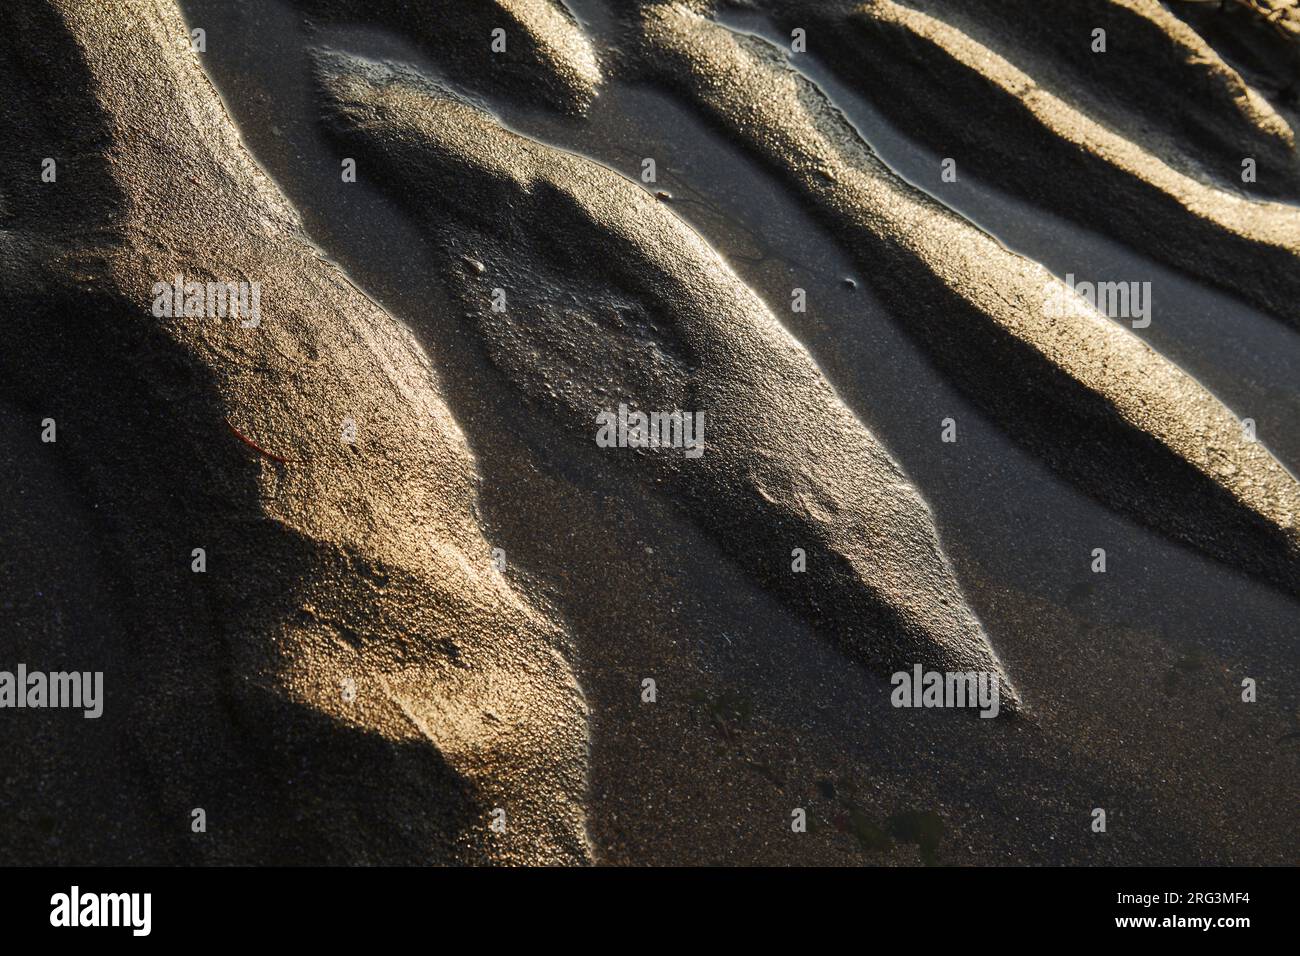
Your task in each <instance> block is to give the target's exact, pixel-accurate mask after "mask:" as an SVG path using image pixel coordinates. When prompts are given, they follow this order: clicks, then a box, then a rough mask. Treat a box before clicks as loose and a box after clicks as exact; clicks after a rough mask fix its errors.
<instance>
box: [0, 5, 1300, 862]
mask: <svg viewBox="0 0 1300 956" xmlns="http://www.w3.org/2000/svg"><path fill="white" fill-rule="evenodd" d="M1277 8H1278V10H1279V13H1278V15H1277V16H1276V17H1274V18H1273V19H1272V20H1269V19H1268V18H1267V17H1265V16H1262V15H1260V14H1259V12H1258V11H1255V12H1252V11H1250V10H1244V9H1243V10H1239V11H1236V12H1232V13H1227V12H1223V13H1219V14H1217V16H1216V15H1214V14H1212V13H1211V12H1210V11H1207V10H1206V9H1204V5H1200V4H1191V3H1179V2H1173V3H1170V4H1169V5H1167V6H1165V5H1161V4H1157V3H1155V2H1146V0H1086V2H1080V3H1077V4H1062V5H1060V6H1059V8H1058V7H1057V6H1056V5H1053V6H1051V7H1050V8H1045V5H1042V4H1034V3H1029V2H1028V0H1024V2H1021V0H1007V2H1004V3H999V4H989V5H971V4H966V3H958V2H956V0H907V2H891V0H873V2H867V3H851V4H850V3H823V2H811V0H810V2H801V0H788V2H782V0H759V2H751V3H743V4H741V3H737V4H712V3H708V2H703V0H700V2H634V0H623V2H611V3H608V4H602V3H597V2H594V0H584V2H576V0H575V2H573V3H571V4H568V5H564V4H560V3H558V2H551V0H456V2H454V3H448V4H443V5H439V6H438V7H437V8H436V9H435V8H434V7H432V6H430V7H428V8H425V7H414V8H413V7H412V6H411V5H409V4H405V3H401V2H396V0H393V2H389V0H367V2H365V3H360V2H353V0H292V2H288V0H284V2H280V0H277V2H274V3H266V4H239V3H225V2H218V0H184V2H182V3H180V4H179V6H177V5H175V4H172V3H169V2H165V0H122V2H121V3H119V4H116V5H114V6H112V7H111V8H104V9H97V8H96V7H94V6H91V5H86V4H80V3H75V2H71V0H68V2H64V0H27V2H22V3H19V4H16V5H13V6H12V7H10V8H8V9H6V10H5V12H3V13H0V26H2V27H3V29H2V30H0V46H3V47H4V52H5V56H4V58H3V60H0V74H2V76H3V80H4V82H5V83H6V84H7V87H8V89H9V90H10V91H11V92H12V94H13V96H12V97H11V98H10V99H9V101H7V102H6V103H5V104H4V105H3V106H2V107H0V123H2V124H3V132H4V135H3V136H0V154H2V155H0V158H2V159H3V160H4V162H5V164H6V166H7V168H13V169H24V170H30V171H31V173H30V175H26V174H25V176H24V177H19V178H16V179H15V180H14V181H12V182H6V183H4V184H0V270H3V282H2V283H0V300H2V301H3V305H4V311H5V314H6V315H7V316H8V317H9V321H8V323H7V325H6V328H7V333H6V334H7V341H8V344H9V347H8V348H6V349H5V350H4V351H3V352H0V369H2V370H3V373H4V374H3V384H2V385H0V422H2V423H3V425H4V428H5V434H6V438H7V445H9V446H10V447H12V448H14V449H15V453H14V455H13V456H12V459H11V460H10V461H9V462H8V463H7V464H6V465H5V466H4V467H5V471H4V472H3V474H4V475H5V481H6V484H8V485H9V486H10V487H11V488H13V489H14V493H13V494H12V495H10V496H9V500H8V503H7V504H6V507H5V512H4V515H3V518H4V520H5V521H6V525H7V527H9V528H10V530H11V537H12V540H13V547H12V548H10V549H7V550H8V552H9V554H8V556H6V558H5V559H4V564H3V566H2V569H3V570H4V571H6V578H7V579H8V581H9V582H10V583H9V584H8V585H7V586H6V588H5V589H4V593H5V597H4V600H5V608H4V611H5V617H6V618H7V619H8V623H6V624H4V625H0V635H3V638H2V639H0V669H3V668H5V667H7V666H10V665H11V664H12V663H13V662H16V661H20V660H25V661H26V662H27V663H28V664H29V665H30V666H33V667H36V666H38V665H39V666H43V667H46V668H48V669H51V670H53V669H58V668H59V667H68V668H76V669H79V670H103V671H104V672H105V685H106V687H107V692H108V698H107V705H106V709H105V715H104V717H103V718H102V719H100V720H98V721H83V720H81V719H80V717H79V715H76V716H75V718H74V716H73V715H67V714H61V713H60V714H56V713H49V714H36V713H34V712H33V713H25V714H19V716H21V717H23V718H25V719H23V720H17V721H9V720H8V719H7V723H6V731H5V733H6V734H8V735H9V736H10V737H11V740H10V741H8V742H7V743H10V744H11V745H12V751H13V752H14V753H16V754H17V757H16V758H15V759H13V761H12V769H11V770H10V771H9V772H8V773H7V775H6V776H5V778H4V789H3V791H0V792H2V793H3V798H4V800H5V801H6V806H8V807H11V808H13V812H11V813H10V814H7V815H6V822H5V824H4V825H0V860H2V861H4V862H22V863H26V862H36V861H48V860H54V861H56V862H94V863H100V862H194V863H229V862H241V863H248V862H275V863H287V862H328V863H544V864H579V863H589V862H594V863H611V864H623V863H732V864H744V863H768V864H773V863H775V864H782V863H803V864H806V863H817V864H829V863H834V864H860V863H875V864H891V865H900V864H916V863H923V864H1000V863H1053V864H1061V863H1070V864H1089V863H1110V864H1126V865H1139V864H1151V863H1279V862H1285V861H1289V860H1291V859H1294V856H1295V852H1296V850H1297V849H1300V846H1298V845H1297V832H1296V828H1295V826H1294V817H1293V807H1292V804H1293V796H1294V785H1295V781H1296V779H1297V776H1296V772H1297V748H1296V740H1297V733H1300V728H1298V721H1300V709H1298V707H1297V700H1296V697H1295V687H1296V686H1297V683H1296V677H1297V666H1298V664H1300V656H1298V655H1297V653H1296V647H1295V636H1296V635H1295V622H1296V621H1297V619H1298V618H1297V610H1298V608H1300V604H1298V602H1300V485H1297V480H1296V478H1295V470H1296V468H1297V467H1298V466H1300V461H1297V460H1295V459H1294V457H1291V450H1292V449H1294V448H1296V447H1297V446H1296V444H1295V441H1294V432H1295V425H1296V419H1295V417H1294V414H1293V413H1294V412H1295V411H1296V410H1297V409H1300V332H1297V328H1298V326H1300V311H1297V308H1296V302H1297V301H1298V298H1297V294H1298V293H1300V287H1297V285H1296V283H1297V282H1298V281H1300V268H1297V266H1300V261H1297V260H1298V257H1300V211H1298V210H1297V206H1296V204H1295V200H1296V194H1297V191H1298V190H1300V176H1298V173H1300V166H1298V165H1297V157H1296V144H1295V134H1294V128H1295V126H1294V124H1295V123H1296V121H1297V120H1298V119H1300V113H1298V112H1297V107H1296V95H1295V87H1294V71H1293V70H1292V68H1293V67H1294V66H1295V65H1296V64H1297V63H1300V53H1297V52H1296V50H1297V45H1296V44H1295V43H1294V41H1293V39H1292V36H1291V34H1292V33H1294V32H1295V31H1294V29H1293V26H1294V19H1293V17H1292V15H1291V13H1290V12H1289V11H1291V10H1292V8H1290V7H1286V6H1285V5H1284V4H1278V5H1277ZM195 28H201V29H202V30H203V31H204V33H203V37H204V47H205V48H204V50H202V51H201V52H195V51H194V50H193V49H191V45H190V30H192V29H195ZM1095 29H1104V30H1105V31H1106V44H1107V47H1106V50H1105V51H1104V52H1101V51H1096V52H1094V50H1093V46H1092V45H1093V44H1094V43H1095V42H1096V39H1095V35H1094V33H1093V31H1094V30H1095ZM495 31H500V33H499V34H497V33H496V32H495ZM796 35H798V36H801V37H802V40H801V41H800V42H803V43H806V46H797V47H796V48H795V49H791V47H790V42H791V37H793V36H796ZM37 37H39V38H40V41H39V42H37V41H36V39H35V38H37ZM498 39H500V42H501V43H503V44H504V46H503V47H502V48H497V49H494V48H493V47H492V44H493V43H494V42H497V40H498ZM1243 51H1244V52H1243ZM1288 70H1292V72H1290V73H1289V72H1288ZM1288 77H1290V80H1291V83H1292V85H1291V86H1290V87H1289V89H1290V90H1291V92H1290V93H1288V92H1287V91H1288V86H1287V85H1286V84H1287V78H1288ZM32 104H40V105H41V108H40V109H33V108H32ZM873 144H887V146H888V149H887V150H886V148H885V147H884V146H879V147H878V146H877V145H873ZM887 154H888V155H890V156H892V155H897V156H900V157H902V156H906V157H910V158H909V159H908V163H909V164H910V165H909V166H908V171H907V172H905V171H904V169H903V168H902V166H900V165H899V163H898V162H891V161H890V160H888V159H887V158H886V155H887ZM45 156H53V157H56V158H57V161H58V177H57V180H56V181H54V182H42V181H41V179H40V175H39V171H40V168H41V159H42V158H43V157H45ZM1246 157H1249V158H1251V159H1252V160H1253V161H1254V162H1255V168H1256V170H1257V177H1256V178H1255V179H1254V180H1253V181H1249V182H1247V181H1243V179H1242V176H1241V172H1242V168H1243V167H1242V160H1243V158H1246ZM947 158H951V159H954V160H955V167H954V168H955V171H956V180H955V182H949V181H946V180H944V179H943V178H942V177H941V175H940V170H941V169H942V161H943V160H944V159H947ZM647 161H653V169H654V172H653V175H649V176H648V175H647V172H646V171H647V166H646V163H647ZM349 164H351V168H352V169H354V170H355V174H356V175H355V177H354V178H352V179H350V178H349V176H348V174H347V171H348V170H349ZM341 171H342V173H341ZM958 184H960V188H963V189H966V188H971V187H972V184H973V185H974V186H975V187H977V188H979V189H981V190H986V191H987V195H988V196H991V197H994V198H993V199H991V200H989V201H990V202H992V203H994V204H995V205H996V204H999V203H1003V202H1005V203H1006V204H1008V205H1005V206H999V207H998V208H1003V209H1010V210H1014V212H1013V214H1012V215H1013V216H1019V217H1020V218H1021V219H1022V220H1023V221H1024V222H1025V223H1027V224H1028V223H1033V224H1036V226H1035V228H1037V229H1038V233H1037V234H1036V233H1035V231H1034V229H1030V228H1025V229H1024V230H1023V231H1022V232H1018V233H1017V238H1016V241H1015V242H1011V241H1009V240H1008V238H1007V237H1003V236H997V235H994V234H992V231H991V230H990V229H989V228H988V226H987V225H986V224H981V223H979V222H977V221H975V219H974V218H972V217H971V216H969V215H967V214H963V212H962V211H960V210H961V209H962V207H963V203H964V202H966V200H967V197H966V196H965V195H964V194H961V193H959V192H958ZM1003 197H1005V198H1003ZM1011 204H1018V205H1011ZM989 208H993V207H989ZM1040 217H1041V218H1040ZM1049 233H1050V236H1049ZM1049 240H1050V241H1049ZM1076 248H1077V249H1078V250H1079V252H1078V256H1079V258H1078V260H1077V261H1078V263H1079V265H1078V266H1077V267H1076V266H1074V262H1075V261H1076V260H1075V259H1073V258H1071V255H1072V253H1071V250H1073V249H1076ZM1096 249H1101V250H1103V252H1104V255H1101V256H1100V257H1098V256H1097V254H1096V253H1094V252H1091V251H1088V252H1085V250H1096ZM1062 250H1063V251H1062ZM1103 260H1104V261H1106V262H1107V263H1110V264H1109V265H1108V266H1107V268H1108V269H1110V270H1111V272H1109V273H1108V274H1106V275H1104V276H1103V275H1095V276H1093V275H1086V274H1085V270H1086V269H1087V268H1089V266H1090V264H1091V263H1093V262H1094V261H1103ZM1061 261H1064V262H1065V264H1066V266H1067V268H1068V269H1069V270H1070V271H1073V270H1074V269H1076V268H1077V269H1078V270H1079V272H1080V276H1079V278H1081V279H1083V278H1087V279H1090V280H1100V279H1108V280H1116V281H1118V280H1120V279H1124V280H1131V281H1150V282H1151V283H1152V286H1153V291H1152V293H1151V296H1152V297H1151V300H1150V302H1151V305H1152V313H1151V317H1150V318H1151V323H1152V325H1153V326H1154V332H1152V333H1148V332H1146V331H1145V328H1144V327H1143V326H1141V323H1136V324H1135V323H1133V322H1131V321H1130V317H1128V316H1107V315H1104V314H1102V313H1101V312H1099V311H1097V310H1096V309H1094V308H1091V307H1089V306H1087V305H1086V304H1085V305H1082V306H1081V307H1079V308H1076V309H1070V310H1068V311H1067V312H1066V313H1065V314H1061V315H1057V314H1052V313H1050V312H1049V311H1048V310H1047V309H1046V308H1045V305H1044V303H1045V300H1046V299H1047V297H1049V296H1056V297H1060V296H1062V295H1064V296H1065V297H1066V298H1067V299H1070V295H1071V294H1069V293H1065V292H1063V290H1064V289H1065V286H1064V284H1063V282H1062V276H1061V275H1060V272H1061V271H1062V270H1061V269H1060V268H1058V264H1059V263H1060V262H1061ZM173 276H184V277H187V278H192V279H196V280H198V281H203V282H206V281H219V282H226V281H232V282H240V281H242V282H253V281H256V282H258V283H260V287H261V300H260V301H261V310H262V312H261V318H260V323H259V324H257V325H256V326H254V327H248V326H244V325H241V323H240V322H239V321H237V320H234V319H230V318H226V319H210V318H192V317H191V318H180V317H177V318H170V317H159V316H158V315H157V314H156V313H155V310H154V309H153V304H154V297H155V296H154V292H153V289H154V287H155V284H156V283H158V282H164V283H169V282H171V280H172V277H173ZM801 295H802V298H801ZM1070 301H1074V300H1073V299H1070ZM1080 301H1081V300H1080ZM1175 301H1177V302H1178V303H1180V304H1179V305H1178V306H1177V308H1173V307H1165V308H1163V309H1162V306H1164V305H1165V303H1171V302H1175ZM796 302H798V303H799V306H795V305H794V303H796ZM1186 303H1192V305H1190V306H1189V305H1186ZM1199 303H1213V306H1212V307H1211V306H1209V305H1206V306H1203V307H1202V306H1201V305H1199ZM1180 310H1182V311H1180ZM1188 310H1191V311H1192V312H1196V311H1198V310H1199V311H1200V312H1203V313H1205V314H1203V315H1197V316H1195V317H1192V316H1189V315H1187V314H1186V312H1187V311H1188ZM1211 311H1212V312H1213V317H1212V319H1213V322H1215V323H1218V324H1217V325H1207V323H1209V322H1210V321H1211V316H1210V315H1209V313H1210V312H1211ZM1198 322H1201V323H1202V325H1198V324H1197V323H1198ZM1201 327H1208V328H1210V329H1211V330H1212V331H1211V333H1210V334H1211V335H1218V336H1221V337H1222V339H1223V341H1224V345H1223V348H1222V350H1220V349H1219V348H1217V347H1214V346H1207V345H1206V338H1205V336H1204V334H1203V333H1200V332H1198V331H1197V329H1198V328H1201ZM1198 335H1200V336H1201V337H1199V338H1198V337H1197V336H1198ZM1207 382H1214V383H1215V384H1214V386H1213V387H1210V386H1209V385H1207V384H1206V383H1207ZM620 405H625V406H630V407H631V408H633V409H644V410H646V411H650V410H656V411H663V412H669V411H678V412H681V411H690V412H692V413H695V414H698V415H700V416H702V419H701V420H702V421H703V423H704V424H703V439H704V450H703V454H702V455H699V456H698V457H697V456H692V455H688V454H685V453H684V450H683V449H680V448H640V449H637V448H607V447H602V446H601V445H600V444H599V443H598V442H597V440H596V435H597V429H598V424H597V423H598V420H599V419H598V416H599V415H601V414H602V413H604V412H608V411H610V410H615V409H617V408H618V407H619V406H620ZM47 417H48V418H54V419H55V420H56V421H57V423H58V440H57V442H56V443H53V444H50V443H44V442H41V441H40V434H41V427H40V423H41V422H42V420H44V419H46V418H47ZM945 437H946V438H955V440H951V441H950V440H945ZM195 548H202V549H204V553H205V557H206V570H205V571H204V572H203V573H202V574H195V573H194V572H193V571H192V569H191V561H192V554H193V549H195ZM1098 549H1100V550H1102V551H1104V552H1105V561H1106V567H1105V572H1104V573H1099V572H1098V569H1097V563H1096V562H1097V554H1098ZM915 665H919V666H921V667H922V668H934V669H938V670H948V671H973V672H981V673H987V674H991V675H993V676H994V677H996V678H997V680H998V681H999V685H1000V687H1001V688H1002V698H1001V705H1002V706H1001V712H1000V714H999V716H998V717H997V719H991V720H982V719H973V717H974V715H973V714H972V713H968V712H961V713H953V712H952V711H951V710H949V709H934V710H931V709H921V708H917V709H900V708H897V707H895V706H893V705H892V704H891V689H892V688H891V675H892V674H894V673H895V672H898V671H904V672H909V673H910V672H911V670H912V668H913V666H915ZM1243 679H1249V680H1250V681H1253V682H1254V683H1255V685H1257V688H1258V699H1257V700H1255V701H1254V702H1250V703H1247V702H1245V701H1244V700H1243V698H1242V693H1243V691H1242V681H1243ZM12 716H13V714H9V715H7V718H8V717H12ZM64 718H67V719H64ZM198 807H201V808H203V809H204V810H205V813H206V816H207V820H208V821H209V822H208V826H207V829H206V830H205V831H203V832H196V831H195V830H194V829H193V828H192V827H191V819H192V812H193V810H194V809H195V808H198ZM1097 808H1103V809H1106V811H1107V814H1108V819H1109V825H1108V828H1107V831H1106V832H1105V833H1097V832H1094V830H1093V829H1092V827H1091V823H1092V821H1093V818H1094V811H1095V810H1096V809H1097ZM796 810H803V811H804V812H805V814H806V817H807V820H808V827H807V831H806V832H801V831H798V830H792V827H791V819H792V813H793V812H794V811H796Z"/></svg>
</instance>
